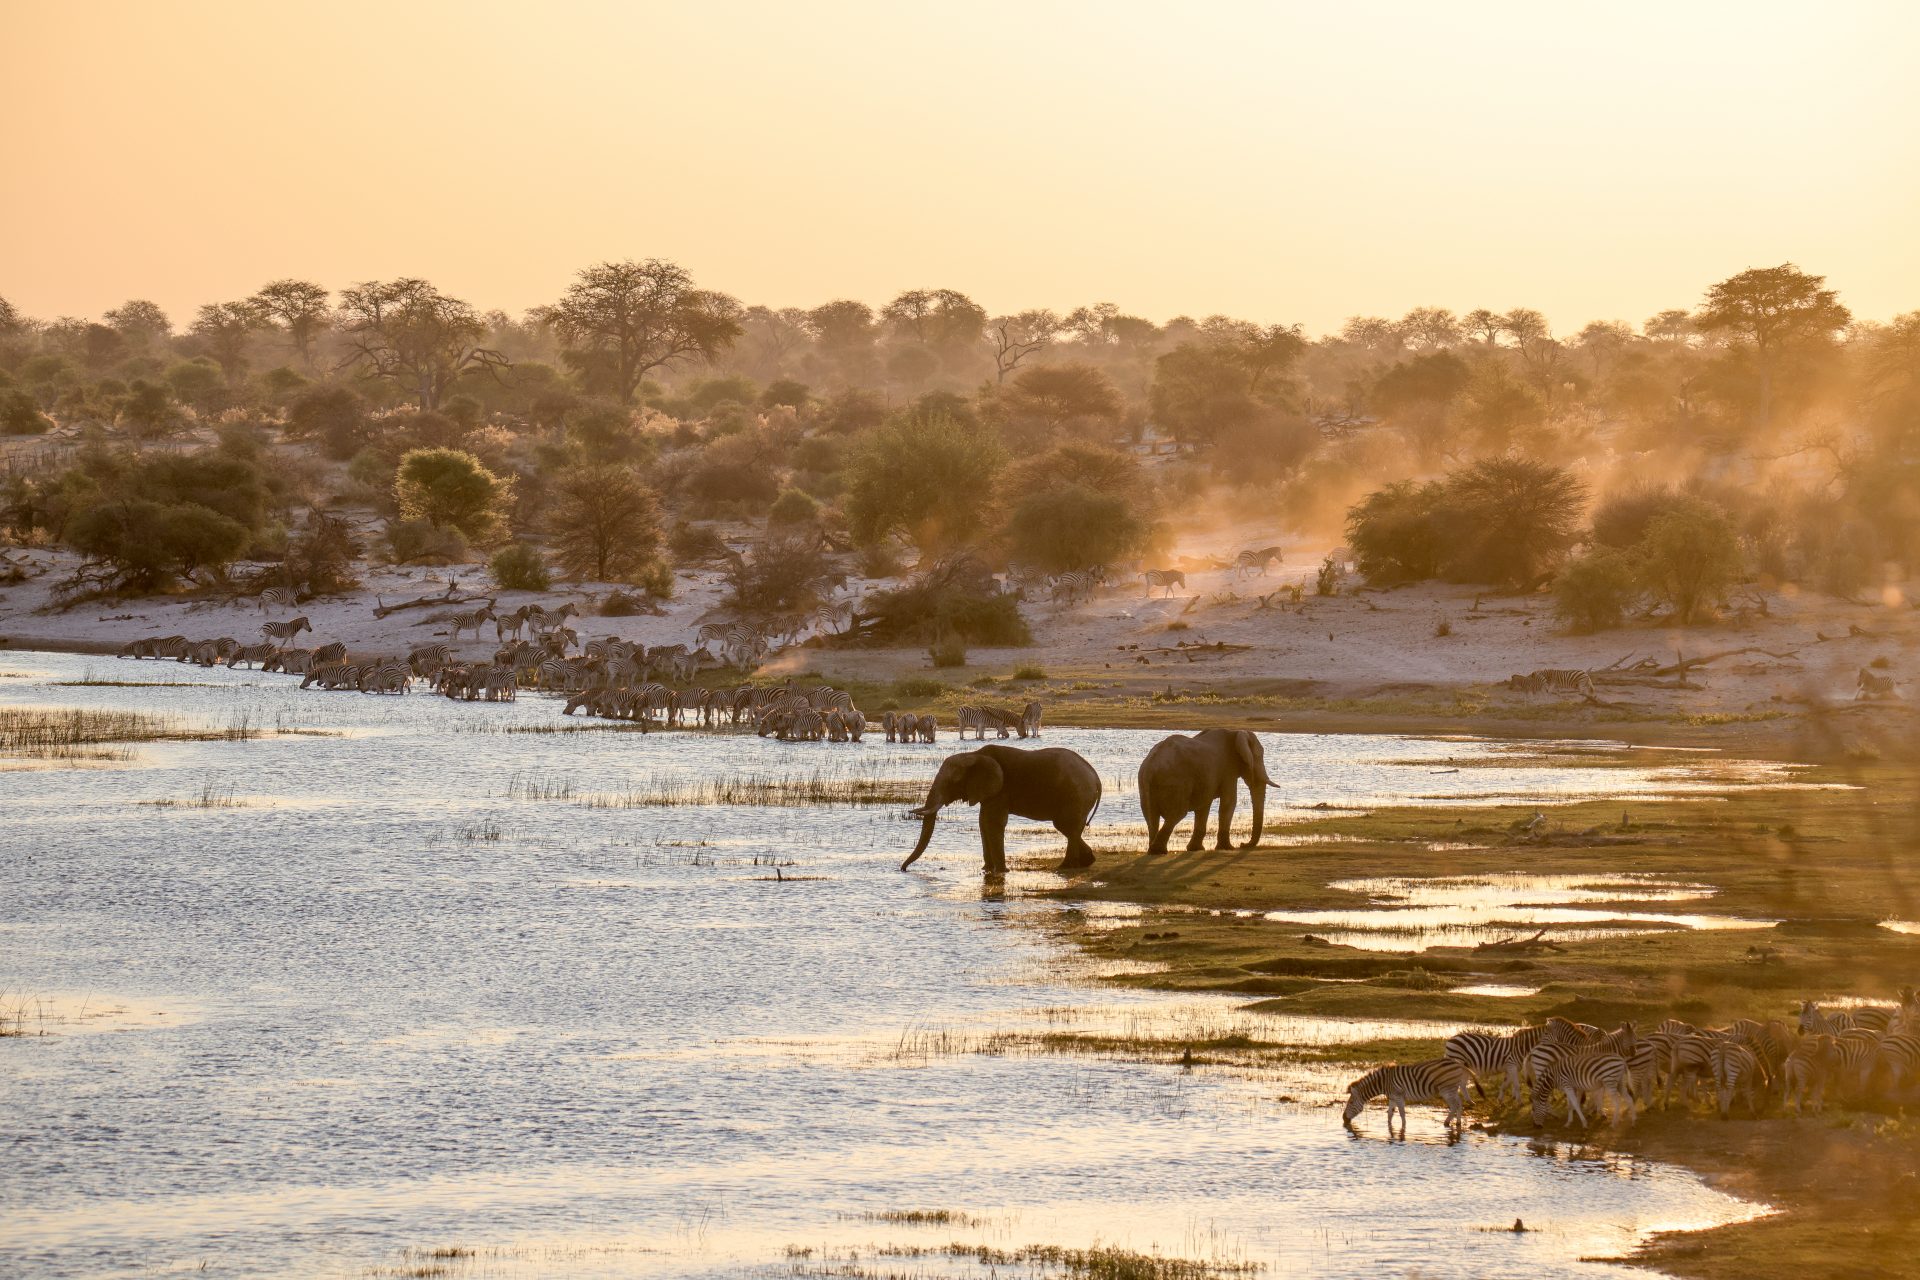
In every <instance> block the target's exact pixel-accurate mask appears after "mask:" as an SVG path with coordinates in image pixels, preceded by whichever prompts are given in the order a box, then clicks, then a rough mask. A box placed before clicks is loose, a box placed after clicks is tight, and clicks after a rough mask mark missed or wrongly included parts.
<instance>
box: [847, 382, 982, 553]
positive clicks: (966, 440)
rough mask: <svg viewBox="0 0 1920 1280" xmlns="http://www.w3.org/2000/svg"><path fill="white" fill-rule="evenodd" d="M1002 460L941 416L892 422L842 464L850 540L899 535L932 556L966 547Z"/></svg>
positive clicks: (967, 428) (977, 434)
mask: <svg viewBox="0 0 1920 1280" xmlns="http://www.w3.org/2000/svg"><path fill="white" fill-rule="evenodd" d="M1003 456H1004V454H1003V452H1002V450H1001V447H1000V443H999V441H998V439H997V438H995V436H994V435H993V433H992V432H990V431H988V430H986V429H984V428H982V427H980V426H978V425H968V424H965V423H962V422H959V421H957V420H956V419H954V418H952V417H949V416H945V415H939V416H932V417H921V416H916V415H906V416H903V417H900V418H896V419H894V420H893V421H892V422H890V423H888V424H887V425H886V426H884V427H882V428H880V429H879V430H878V431H875V432H873V433H872V434H870V435H868V436H866V437H864V438H863V439H862V440H861V441H860V442H859V445H858V447H857V448H855V450H854V451H853V456H852V457H851V459H849V461H848V464H847V496H846V501H845V503H844V507H845V510H846V513H847V524H848V527H849V529H850V530H851V531H852V533H853V536H854V539H855V540H856V541H858V542H859V543H860V544H861V545H862V546H871V545H873V544H874V543H877V542H880V541H882V540H884V539H885V538H886V537H888V535H890V534H893V533H895V532H898V533H903V534H905V535H906V536H907V537H909V538H911V539H912V540H913V542H914V543H915V545H917V546H918V547H920V549H921V550H922V551H926V552H929V553H935V554H937V553H939V552H942V551H946V550H950V549H952V548H954V547H958V546H962V545H965V544H966V543H968V542H970V541H972V540H973V539H974V538H976V537H977V536H979V534H980V533H981V532H982V530H983V529H984V527H985V522H986V514H985V513H986V512H987V511H989V510H990V509H991V508H990V506H989V504H988V503H987V501H986V498H987V497H988V495H990V494H991V493H992V491H993V481H994V477H995V476H996V475H997V474H998V472H999V470H1000V464H1001V460H1002V458H1003Z"/></svg>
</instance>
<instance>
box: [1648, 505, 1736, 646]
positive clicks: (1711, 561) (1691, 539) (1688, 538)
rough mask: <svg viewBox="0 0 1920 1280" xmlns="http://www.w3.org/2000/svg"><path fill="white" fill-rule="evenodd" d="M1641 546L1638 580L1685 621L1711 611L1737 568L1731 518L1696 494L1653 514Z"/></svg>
mask: <svg viewBox="0 0 1920 1280" xmlns="http://www.w3.org/2000/svg"><path fill="white" fill-rule="evenodd" d="M1640 548H1641V566H1642V580H1643V581H1644V582H1645V583H1646V585H1647V587H1648V589H1649V590H1651V591H1652V592H1653V593H1654V594H1655V595H1657V596H1659V597H1660V598H1661V599H1662V600H1665V601H1666V602H1667V603H1668V604H1669V605H1671V606H1673V617H1674V620H1675V621H1676V622H1679V623H1680V624H1681V625H1683V626H1691V625H1692V624H1694V623H1695V622H1699V621H1701V620H1702V619H1704V618H1705V617H1707V616H1709V615H1710V614H1711V613H1712V612H1713V610H1714V608H1715V607H1716V606H1717V605H1718V604H1719V603H1720V602H1721V601H1722V600H1723V599H1725V598H1726V594H1727V588H1728V587H1730V586H1732V585H1733V584H1734V582H1735V581H1736V580H1737V578H1738V576H1739V573H1740V567H1741V562H1740V539H1739V537H1738V536H1737V535H1736V534H1735V533H1734V529H1733V521H1731V520H1729V519H1728V518H1727V514H1726V512H1724V511H1722V510H1721V509H1720V508H1718V507H1716V506H1714V505H1712V504H1711V503H1707V502H1702V501H1700V500H1698V499H1690V500H1689V501H1688V502H1687V503H1686V504H1685V505H1683V506H1677V507H1675V508H1673V509H1672V510H1669V511H1666V512H1663V513H1662V514H1660V515H1658V516H1655V517H1654V518H1653V520H1652V522H1651V523H1649V524H1648V526H1647V532H1646V536H1645V537H1644V538H1642V539H1641V541H1640Z"/></svg>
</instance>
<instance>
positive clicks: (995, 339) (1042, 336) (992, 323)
mask: <svg viewBox="0 0 1920 1280" xmlns="http://www.w3.org/2000/svg"><path fill="white" fill-rule="evenodd" d="M1059 332H1060V317H1059V316H1056V315H1055V314H1053V312H1051V311H1022V312H1021V313H1020V314H1019V315H1014V316H995V317H994V318H993V319H991V320H989V321H988V322H987V330H986V337H987V349H988V350H989V351H991V352H992V353H993V374H994V381H995V382H1005V381H1006V380H1007V375H1008V374H1010V373H1012V372H1013V371H1014V370H1015V369H1017V368H1019V366H1020V362H1021V361H1023V360H1025V359H1026V358H1027V357H1028V356H1030V355H1033V354H1034V353H1035V352H1037V351H1041V350H1043V349H1045V347H1046V346H1047V344H1048V343H1050V342H1052V341H1053V339H1054V336H1055V335H1056V334H1058V333H1059Z"/></svg>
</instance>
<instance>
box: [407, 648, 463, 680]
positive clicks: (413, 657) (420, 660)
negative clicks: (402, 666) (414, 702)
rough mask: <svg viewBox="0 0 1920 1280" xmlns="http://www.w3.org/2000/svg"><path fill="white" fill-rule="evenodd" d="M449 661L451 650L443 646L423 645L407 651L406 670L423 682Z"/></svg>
mask: <svg viewBox="0 0 1920 1280" xmlns="http://www.w3.org/2000/svg"><path fill="white" fill-rule="evenodd" d="M451 661H453V650H452V649H451V648H449V647H448V646H446V645H444V644H423V645H420V646H418V647H417V648H414V649H410V650H408V651H407V666H408V668H409V669H410V670H411V671H412V672H413V674H414V675H416V676H419V677H420V678H421V679H423V680H425V679H429V678H431V677H432V675H433V673H434V672H436V671H438V670H439V669H440V668H442V667H444V666H446V665H447V663H449V662H451Z"/></svg>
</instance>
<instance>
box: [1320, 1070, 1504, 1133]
mask: <svg viewBox="0 0 1920 1280" xmlns="http://www.w3.org/2000/svg"><path fill="white" fill-rule="evenodd" d="M1472 1083H1473V1077H1472V1076H1471V1075H1470V1074H1469V1073H1468V1071H1467V1069H1466V1068H1465V1067H1463V1066H1461V1065H1460V1064H1459V1063H1458V1062H1455V1061H1453V1060H1452V1059H1450V1058H1429V1059H1427V1060H1426V1061H1425V1062H1408V1063H1395V1064H1393V1065H1392V1066H1386V1067H1375V1068H1374V1069H1373V1070H1372V1071H1369V1072H1367V1074H1365V1075H1363V1076H1361V1077H1360V1078H1359V1079H1358V1080H1355V1081H1354V1082H1353V1083H1352V1084H1350V1085H1348V1086H1347V1105H1346V1108H1345V1109H1344V1110H1342V1111H1341V1113H1340V1123H1341V1124H1343V1125H1345V1126H1346V1127H1347V1128H1349V1129H1351V1128H1353V1127H1354V1126H1353V1121H1354V1117H1355V1116H1358V1115H1359V1114H1360V1113H1361V1112H1362V1111H1365V1110H1366V1109H1367V1104H1368V1103H1369V1102H1372V1101H1373V1100H1374V1099H1375V1098H1378V1097H1380V1096H1382V1095H1383V1094H1384V1095H1385V1096H1386V1099H1387V1132H1388V1133H1392V1132H1393V1113H1394V1112H1395V1111H1398V1112H1399V1113H1400V1130H1401V1132H1402V1133H1404V1132H1406V1127H1407V1103H1409V1102H1429V1101H1439V1102H1443V1103H1445V1104H1446V1107H1447V1127H1448V1128H1453V1127H1455V1126H1456V1125H1460V1124H1463V1123H1464V1122H1465V1120H1466V1112H1467V1086H1468V1085H1470V1084H1472Z"/></svg>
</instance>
